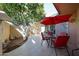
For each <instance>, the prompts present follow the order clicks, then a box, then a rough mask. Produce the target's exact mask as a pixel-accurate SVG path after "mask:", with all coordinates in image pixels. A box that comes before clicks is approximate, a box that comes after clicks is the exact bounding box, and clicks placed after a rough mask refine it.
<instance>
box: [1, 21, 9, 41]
mask: <svg viewBox="0 0 79 59" xmlns="http://www.w3.org/2000/svg"><path fill="white" fill-rule="evenodd" d="M9 34H10V25H9V24H7V23H6V22H5V21H2V23H1V24H0V38H1V39H0V41H1V42H4V41H5V40H6V39H7V40H8V39H9Z"/></svg>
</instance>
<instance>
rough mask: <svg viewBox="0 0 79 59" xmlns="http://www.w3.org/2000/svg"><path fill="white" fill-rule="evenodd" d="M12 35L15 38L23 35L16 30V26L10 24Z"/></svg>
mask: <svg viewBox="0 0 79 59" xmlns="http://www.w3.org/2000/svg"><path fill="white" fill-rule="evenodd" d="M10 37H11V39H14V38H15V37H22V35H21V34H20V33H19V32H18V31H17V30H16V28H15V27H13V26H10Z"/></svg>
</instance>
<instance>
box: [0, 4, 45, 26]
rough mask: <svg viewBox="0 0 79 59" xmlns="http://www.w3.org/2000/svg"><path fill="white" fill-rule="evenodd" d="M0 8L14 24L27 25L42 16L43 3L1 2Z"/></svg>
mask: <svg viewBox="0 0 79 59" xmlns="http://www.w3.org/2000/svg"><path fill="white" fill-rule="evenodd" d="M0 10H3V11H5V12H6V13H7V14H8V16H10V17H11V18H12V20H11V21H12V22H13V23H14V24H16V25H20V24H22V25H28V23H29V22H37V21H40V20H41V19H42V18H43V17H44V9H43V4H38V3H5V4H4V3H3V4H0Z"/></svg>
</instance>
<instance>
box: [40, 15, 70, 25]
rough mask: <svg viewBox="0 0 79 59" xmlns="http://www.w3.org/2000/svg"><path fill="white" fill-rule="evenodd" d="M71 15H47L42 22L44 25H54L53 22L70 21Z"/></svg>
mask: <svg viewBox="0 0 79 59" xmlns="http://www.w3.org/2000/svg"><path fill="white" fill-rule="evenodd" d="M70 16H71V14H69V15H59V16H55V17H45V18H44V19H42V21H41V23H42V24H44V25H53V24H58V23H63V22H68V21H69V18H70Z"/></svg>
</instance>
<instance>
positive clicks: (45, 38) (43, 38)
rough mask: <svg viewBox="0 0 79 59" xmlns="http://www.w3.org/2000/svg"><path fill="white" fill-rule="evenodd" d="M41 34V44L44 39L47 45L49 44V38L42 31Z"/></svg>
mask: <svg viewBox="0 0 79 59" xmlns="http://www.w3.org/2000/svg"><path fill="white" fill-rule="evenodd" d="M41 36H42V42H41V45H43V42H44V41H45V40H46V42H47V44H48V46H49V41H48V40H49V39H48V38H47V37H44V35H43V33H42V32H41Z"/></svg>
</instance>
